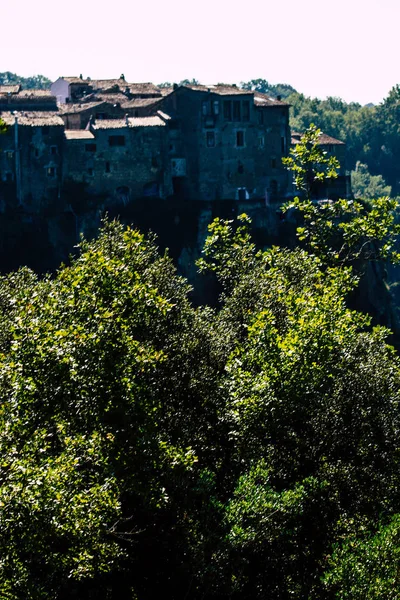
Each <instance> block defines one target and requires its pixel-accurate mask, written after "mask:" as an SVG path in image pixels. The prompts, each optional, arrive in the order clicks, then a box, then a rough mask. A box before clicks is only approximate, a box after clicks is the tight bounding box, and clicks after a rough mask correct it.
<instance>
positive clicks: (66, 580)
mask: <svg viewBox="0 0 400 600" xmlns="http://www.w3.org/2000/svg"><path fill="white" fill-rule="evenodd" d="M188 291H189V287H188V285H187V283H186V282H185V281H184V280H183V279H181V278H179V277H178V276H177V275H176V274H175V269H174V268H173V266H172V264H171V261H170V260H169V259H168V258H167V257H160V256H159V255H158V254H157V250H156V247H155V245H154V243H153V242H152V241H151V240H146V239H145V238H144V237H143V236H142V235H141V234H139V233H138V232H137V231H135V230H132V229H129V228H128V229H127V230H124V229H123V228H122V226H119V225H116V224H106V225H105V227H104V229H103V231H102V233H101V235H100V237H99V239H98V240H96V241H94V242H92V243H87V242H85V241H84V242H82V244H81V255H80V256H79V257H78V258H76V259H74V260H73V261H72V264H71V266H70V267H68V268H67V267H63V268H62V269H61V270H60V271H59V273H58V274H57V276H56V277H55V278H54V279H50V278H45V279H44V280H38V279H37V278H36V277H35V276H34V275H33V274H31V273H30V272H29V271H26V270H25V271H21V272H19V273H17V274H15V275H11V276H7V277H4V278H3V279H2V281H1V285H0V309H1V312H2V330H1V336H0V342H1V361H0V378H1V386H0V395H1V406H2V409H1V414H0V453H1V457H2V458H1V464H0V478H1V488H0V506H1V509H2V510H1V514H0V545H1V547H2V549H3V551H2V561H1V564H0V590H1V593H0V595H1V596H2V597H4V598H10V599H12V600H17V599H22V598H32V599H35V600H36V599H47V598H49V599H50V598H51V599H52V600H53V599H54V598H67V597H69V598H71V597H82V596H83V595H84V596H88V597H96V598H110V597H112V598H113V597H115V596H114V595H113V594H117V590H119V593H121V594H122V596H123V597H126V598H128V597H129V598H131V597H132V594H133V592H132V591H131V588H132V587H133V588H135V590H136V592H137V593H141V594H143V593H145V594H147V595H148V596H151V594H152V590H153V589H154V588H156V589H159V588H164V590H167V591H168V590H169V591H171V595H172V597H176V595H175V591H174V585H176V584H177V581H179V585H180V586H182V587H184V586H185V585H189V583H188V578H189V577H191V569H192V570H193V569H194V568H195V567H194V566H193V565H196V564H197V563H196V561H200V562H201V560H202V558H201V557H202V542H201V540H200V539H199V537H196V536H195V535H194V534H192V533H191V531H192V529H193V530H195V529H196V522H197V520H198V519H199V518H200V517H199V516H197V515H198V514H200V515H201V512H196V510H192V511H191V518H190V519H187V517H185V516H184V515H187V513H188V512H189V509H188V506H187V504H188V503H189V505H190V504H191V503H193V505H195V504H196V501H199V499H201V498H203V495H204V493H205V492H204V491H203V489H204V486H203V487H202V486H201V485H200V484H201V476H200V475H197V476H195V465H196V463H197V461H198V460H199V459H198V457H197V456H199V457H201V459H202V468H204V463H206V462H207V459H206V457H207V455H208V453H209V452H213V451H212V450H211V448H212V441H211V440H210V439H209V438H210V434H211V432H212V429H211V426H210V423H212V421H213V419H214V421H215V417H213V415H214V411H215V409H214V408H213V404H212V402H209V403H207V401H206V399H207V398H208V397H211V395H210V394H209V392H208V391H207V390H208V389H209V387H210V388H211V389H213V390H214V388H215V383H214V377H215V375H213V373H214V368H213V366H212V364H211V363H210V359H208V358H207V344H206V340H207V336H208V325H207V319H202V318H201V315H200V313H199V314H198V313H197V312H196V311H194V309H192V308H191V307H190V305H189V303H188V300H187V293H188ZM200 357H203V358H200ZM199 363H200V366H199V368H198V369H197V368H196V364H199ZM214 397H218V394H217V395H215V393H214ZM216 434H217V432H215V431H214V432H213V435H216ZM216 438H218V435H216ZM195 447H196V451H195V450H194V448H195ZM196 453H198V455H197V454H196ZM217 453H218V452H217ZM199 477H200V480H199V483H198V484H196V482H197V480H198V479H199ZM192 488H195V489H197V491H194V490H193V491H191V489H192ZM184 490H186V491H184ZM182 494H183V496H182ZM189 498H190V501H189ZM185 519H186V520H185ZM168 523H171V524H173V525H172V530H171V529H170V527H169V526H168V525H167V524H168ZM188 530H189V531H188ZM170 552H172V554H171V553H170ZM150 556H152V558H153V559H155V558H156V561H157V572H156V573H154V570H153V567H152V565H153V563H152V560H151V559H150ZM196 556H197V558H196ZM185 562H186V563H189V564H190V565H191V567H189V566H186V569H184V568H183V565H184V564H185ZM130 563H132V567H131V568H132V569H133V570H134V571H135V572H136V575H135V576H134V577H133V576H132V574H131V575H129V577H127V576H125V575H124V573H125V574H126V573H129V572H130V571H129V568H128V566H129V565H130ZM171 573H175V574H176V575H174V576H173V577H171ZM113 577H114V579H113ZM117 582H118V585H117ZM143 588H144V589H145V592H143ZM145 597H146V596H145Z"/></svg>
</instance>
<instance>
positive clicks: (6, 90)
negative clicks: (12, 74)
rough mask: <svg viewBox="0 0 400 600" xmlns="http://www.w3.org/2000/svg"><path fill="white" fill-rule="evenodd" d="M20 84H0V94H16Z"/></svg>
mask: <svg viewBox="0 0 400 600" xmlns="http://www.w3.org/2000/svg"><path fill="white" fill-rule="evenodd" d="M20 89H21V86H20V85H0V94H18V92H19V91H20Z"/></svg>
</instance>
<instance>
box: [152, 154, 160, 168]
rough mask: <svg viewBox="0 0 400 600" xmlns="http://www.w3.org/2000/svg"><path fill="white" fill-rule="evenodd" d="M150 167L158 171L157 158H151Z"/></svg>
mask: <svg viewBox="0 0 400 600" xmlns="http://www.w3.org/2000/svg"><path fill="white" fill-rule="evenodd" d="M151 166H152V167H153V169H158V167H159V166H160V163H159V161H158V158H157V156H152V157H151Z"/></svg>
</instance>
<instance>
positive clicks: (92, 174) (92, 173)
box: [87, 167, 94, 177]
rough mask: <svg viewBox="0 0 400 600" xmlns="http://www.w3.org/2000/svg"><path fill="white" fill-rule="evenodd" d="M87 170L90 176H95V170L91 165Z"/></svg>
mask: <svg viewBox="0 0 400 600" xmlns="http://www.w3.org/2000/svg"><path fill="white" fill-rule="evenodd" d="M87 172H88V175H89V177H93V176H94V170H93V169H92V168H91V167H90V168H89V169H88V170H87Z"/></svg>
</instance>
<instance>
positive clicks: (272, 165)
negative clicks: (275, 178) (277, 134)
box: [271, 158, 276, 169]
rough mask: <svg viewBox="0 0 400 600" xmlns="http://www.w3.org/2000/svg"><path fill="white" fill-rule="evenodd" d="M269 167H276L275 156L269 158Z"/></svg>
mask: <svg viewBox="0 0 400 600" xmlns="http://www.w3.org/2000/svg"><path fill="white" fill-rule="evenodd" d="M271 167H272V168H273V169H276V158H272V159H271Z"/></svg>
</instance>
